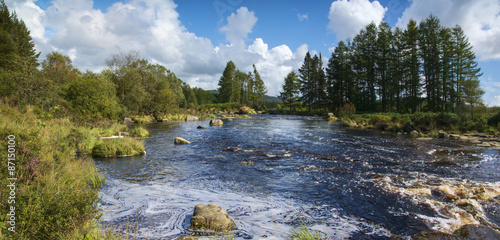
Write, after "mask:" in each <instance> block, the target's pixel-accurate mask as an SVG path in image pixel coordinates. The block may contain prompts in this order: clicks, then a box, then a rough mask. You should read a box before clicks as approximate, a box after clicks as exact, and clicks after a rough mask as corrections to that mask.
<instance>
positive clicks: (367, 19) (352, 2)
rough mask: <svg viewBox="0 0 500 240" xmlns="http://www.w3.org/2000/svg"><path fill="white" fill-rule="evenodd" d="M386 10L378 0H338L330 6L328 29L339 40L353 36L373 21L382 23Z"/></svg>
mask: <svg viewBox="0 0 500 240" xmlns="http://www.w3.org/2000/svg"><path fill="white" fill-rule="evenodd" d="M386 11H387V8H384V7H383V6H382V5H380V3H379V2H378V1H374V2H370V1H369V0H337V1H334V2H332V5H331V6H330V13H329V14H328V19H330V23H329V24H328V29H329V30H331V31H333V32H334V33H336V35H337V40H339V41H340V40H345V39H347V38H352V37H354V36H355V35H356V34H358V33H359V31H360V30H361V29H363V28H364V27H365V26H366V25H368V24H370V23H371V22H375V23H376V24H378V23H380V22H381V21H382V19H383V18H384V14H385V12H386Z"/></svg>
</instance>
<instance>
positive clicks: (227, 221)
mask: <svg viewBox="0 0 500 240" xmlns="http://www.w3.org/2000/svg"><path fill="white" fill-rule="evenodd" d="M235 227H236V225H235V224H234V221H233V220H232V219H231V218H230V217H229V215H228V214H227V212H226V210H224V209H223V208H222V207H220V206H218V205H216V204H208V205H204V204H198V205H196V206H195V208H194V212H193V217H192V218H191V226H189V228H190V229H193V230H214V231H225V232H226V231H231V230H234V228H235Z"/></svg>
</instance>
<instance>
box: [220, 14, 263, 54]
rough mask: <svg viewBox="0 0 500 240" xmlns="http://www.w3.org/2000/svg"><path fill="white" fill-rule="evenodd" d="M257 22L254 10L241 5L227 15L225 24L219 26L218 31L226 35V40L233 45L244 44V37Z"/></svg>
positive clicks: (239, 45)
mask: <svg viewBox="0 0 500 240" xmlns="http://www.w3.org/2000/svg"><path fill="white" fill-rule="evenodd" d="M256 22H257V17H255V12H253V11H248V8H247V7H241V8H239V9H238V10H236V13H231V15H230V16H229V17H227V25H225V26H223V27H221V28H219V31H221V32H222V33H224V34H225V35H226V40H227V41H229V42H230V43H231V45H233V46H238V47H241V46H244V45H245V39H246V38H247V37H248V34H249V33H251V32H252V29H253V27H254V25H255V23H256Z"/></svg>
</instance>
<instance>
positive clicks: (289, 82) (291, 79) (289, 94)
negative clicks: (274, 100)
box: [280, 71, 300, 110]
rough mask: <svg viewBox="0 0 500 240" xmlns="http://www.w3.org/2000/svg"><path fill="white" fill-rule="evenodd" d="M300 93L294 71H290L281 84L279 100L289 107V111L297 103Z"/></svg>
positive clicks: (298, 81)
mask: <svg viewBox="0 0 500 240" xmlns="http://www.w3.org/2000/svg"><path fill="white" fill-rule="evenodd" d="M299 93H300V79H299V76H298V75H297V73H295V71H291V72H290V73H289V74H288V75H287V76H286V78H285V83H284V84H283V92H280V98H281V100H282V101H283V103H285V105H287V106H289V108H290V110H291V109H292V106H293V105H295V103H297V102H298V101H299Z"/></svg>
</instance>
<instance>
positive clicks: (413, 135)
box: [410, 130, 418, 137]
mask: <svg viewBox="0 0 500 240" xmlns="http://www.w3.org/2000/svg"><path fill="white" fill-rule="evenodd" d="M410 136H412V137H418V132H417V130H413V131H411V132H410Z"/></svg>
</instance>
